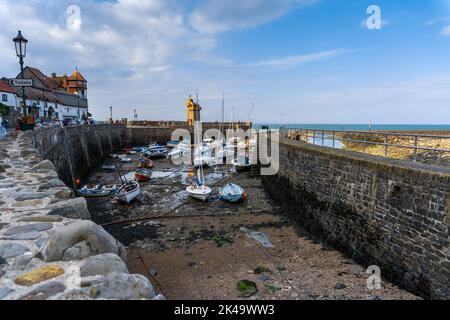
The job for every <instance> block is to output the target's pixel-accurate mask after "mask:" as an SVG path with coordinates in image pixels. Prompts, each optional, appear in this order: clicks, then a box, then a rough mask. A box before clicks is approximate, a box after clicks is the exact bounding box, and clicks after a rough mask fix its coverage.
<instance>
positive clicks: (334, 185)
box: [263, 139, 450, 299]
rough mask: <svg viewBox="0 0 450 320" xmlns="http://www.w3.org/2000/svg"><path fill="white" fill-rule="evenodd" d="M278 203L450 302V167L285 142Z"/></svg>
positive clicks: (325, 236) (315, 229) (317, 232)
mask: <svg viewBox="0 0 450 320" xmlns="http://www.w3.org/2000/svg"><path fill="white" fill-rule="evenodd" d="M263 183H264V186H265V189H266V190H267V191H268V192H269V193H270V195H271V196H272V198H273V199H274V200H275V201H276V202H278V203H279V204H281V205H282V206H284V207H285V209H286V211H287V212H288V213H289V214H290V215H291V216H292V217H293V218H294V219H295V220H296V221H297V222H298V223H299V224H300V225H301V226H302V227H303V228H305V229H306V230H308V231H309V232H310V233H311V234H313V235H314V236H317V237H320V238H321V239H322V240H325V241H326V242H328V243H329V244H332V245H333V246H334V247H337V248H339V249H341V250H342V251H345V252H346V253H348V254H349V255H350V256H352V257H353V258H356V259H358V260H359V261H360V262H362V263H363V264H365V265H367V266H370V265H377V266H379V267H380V268H381V273H382V276H384V277H389V278H391V279H392V280H394V281H395V282H396V283H399V284H401V285H402V286H403V287H404V288H406V289H409V290H410V291H412V292H414V293H417V294H420V295H421V296H423V297H426V298H435V299H450V256H449V251H448V249H449V244H450V241H449V232H450V228H449V223H450V211H449V210H450V169H448V168H443V167H438V166H430V165H423V164H417V163H412V162H406V161H400V160H393V159H386V158H382V157H376V156H371V155H364V154H361V153H355V152H348V151H343V150H337V149H331V148H324V147H319V146H314V145H309V144H304V143H300V142H298V141H292V140H287V139H282V140H281V143H280V170H279V172H278V174H277V175H276V176H267V177H263Z"/></svg>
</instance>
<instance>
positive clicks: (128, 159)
mask: <svg viewBox="0 0 450 320" xmlns="http://www.w3.org/2000/svg"><path fill="white" fill-rule="evenodd" d="M120 161H121V162H131V158H127V157H124V158H121V159H120Z"/></svg>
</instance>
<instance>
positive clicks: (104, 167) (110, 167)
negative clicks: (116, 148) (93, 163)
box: [102, 164, 116, 171]
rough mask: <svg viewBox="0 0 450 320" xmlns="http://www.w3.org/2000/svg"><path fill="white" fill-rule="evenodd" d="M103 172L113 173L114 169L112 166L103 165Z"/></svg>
mask: <svg viewBox="0 0 450 320" xmlns="http://www.w3.org/2000/svg"><path fill="white" fill-rule="evenodd" d="M102 169H103V170H108V171H114V170H116V167H115V166H114V165H113V164H104V165H103V166H102Z"/></svg>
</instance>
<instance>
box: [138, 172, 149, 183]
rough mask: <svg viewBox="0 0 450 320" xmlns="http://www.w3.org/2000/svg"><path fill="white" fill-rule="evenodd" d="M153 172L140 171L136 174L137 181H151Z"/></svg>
mask: <svg viewBox="0 0 450 320" xmlns="http://www.w3.org/2000/svg"><path fill="white" fill-rule="evenodd" d="M150 176H151V172H149V171H147V170H145V171H144V170H138V171H136V173H135V177H136V180H137V181H139V182H145V181H150Z"/></svg>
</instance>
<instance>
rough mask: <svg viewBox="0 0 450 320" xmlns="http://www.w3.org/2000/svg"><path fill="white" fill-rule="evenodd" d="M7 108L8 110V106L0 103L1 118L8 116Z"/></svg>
mask: <svg viewBox="0 0 450 320" xmlns="http://www.w3.org/2000/svg"><path fill="white" fill-rule="evenodd" d="M9 110H10V107H8V106H5V105H4V104H2V103H0V114H1V115H2V117H3V118H6V117H8V115H9Z"/></svg>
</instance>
